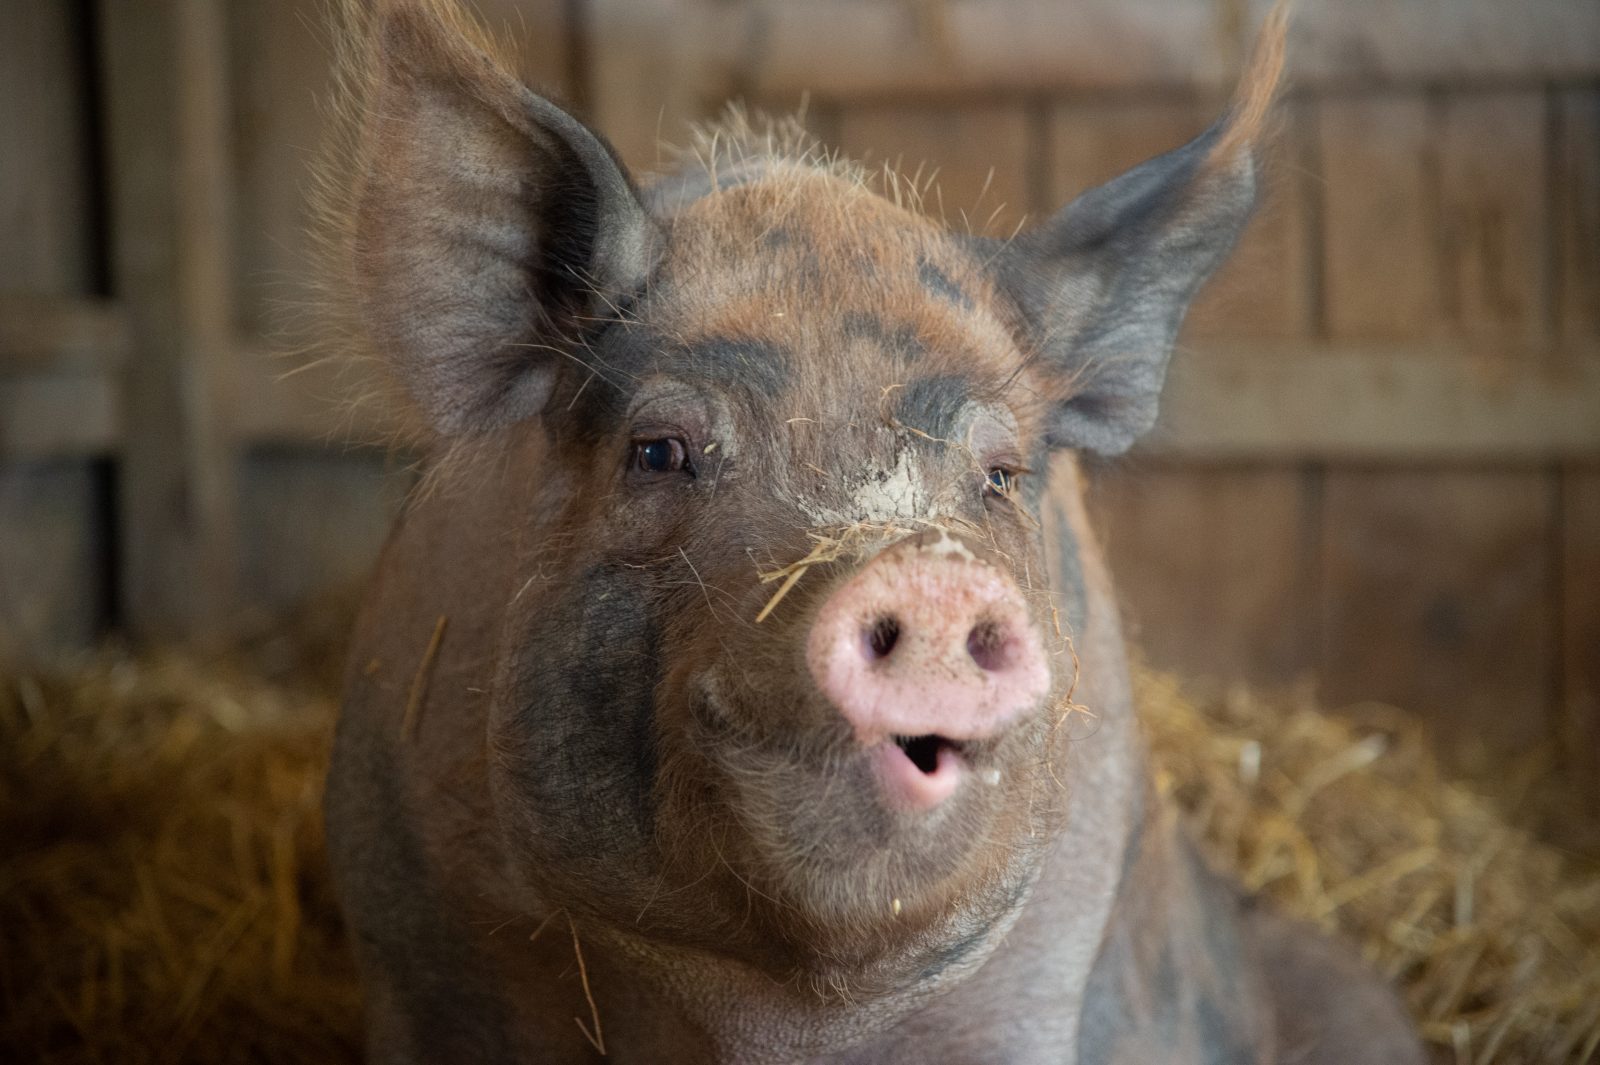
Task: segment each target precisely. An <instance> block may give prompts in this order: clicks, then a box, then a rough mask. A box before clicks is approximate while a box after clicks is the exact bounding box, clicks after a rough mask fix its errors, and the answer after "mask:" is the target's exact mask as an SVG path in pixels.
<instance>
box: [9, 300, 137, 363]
mask: <svg viewBox="0 0 1600 1065" xmlns="http://www.w3.org/2000/svg"><path fill="white" fill-rule="evenodd" d="M132 346H133V334H132V333H131V331H130V330H129V327H128V320H127V316H126V315H124V314H123V313H122V310H121V308H119V307H118V306H117V305H116V304H115V303H112V302H111V301H109V300H93V299H70V298H65V299H64V298H62V297H59V296H35V295H5V294H3V293H0V377H5V376H11V375H17V374H39V373H60V372H64V371H80V372H81V371H85V370H94V369H107V368H112V367H116V366H120V365H121V364H122V363H123V362H124V361H125V360H126V359H127V357H128V354H129V352H130V351H131V350H132Z"/></svg>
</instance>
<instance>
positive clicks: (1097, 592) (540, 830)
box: [324, 0, 1421, 1065]
mask: <svg viewBox="0 0 1600 1065" xmlns="http://www.w3.org/2000/svg"><path fill="white" fill-rule="evenodd" d="M358 7H359V9H358V10H357V11H356V12H355V13H354V14H352V15H351V16H350V18H349V24H348V26H347V27H346V29H345V31H344V32H345V37H344V40H343V43H342V45H341V48H342V50H343V52H344V60H343V62H344V79H343V80H344V84H345V86H346V93H347V97H346V99H345V101H344V103H343V105H342V109H341V113H342V114H343V115H344V116H345V117H346V121H347V128H348V135H347V137H346V139H345V141H344V148H343V150H342V151H341V152H340V153H339V155H338V160H339V161H338V163H337V164H336V165H334V166H333V167H332V168H331V169H329V170H328V171H326V172H325V174H324V177H325V178H326V179H327V180H326V181H325V183H324V184H325V188H326V190H327V200H326V203H325V208H324V214H325V217H326V219H327V226H328V229H327V238H328V239H327V243H328V247H329V249H330V263H331V266H332V268H333V270H334V273H333V274H332V275H331V281H330V286H331V289H332V291H334V293H335V294H336V296H337V300H338V304H339V306H341V307H343V308H344V311H345V313H346V314H347V318H346V320H347V321H348V322H349V323H350V326H351V329H352V330H353V331H354V336H355V338H356V340H358V341H359V343H360V345H361V348H362V350H364V351H366V352H368V353H370V354H371V355H372V357H374V358H377V359H380V360H382V362H383V364H384V365H385V366H386V367H387V368H388V369H389V370H390V371H391V372H392V375H393V378H394V380H395V381H396V382H398V384H399V386H400V387H401V389H402V390H403V393H404V395H405V397H406V398H407V401H408V404H409V407H410V409H411V410H412V411H413V412H414V413H415V416H416V420H417V422H418V425H419V427H420V428H419V433H420V435H419V438H418V439H419V441H420V443H419V447H420V448H421V451H422V453H423V455H424V456H425V457H424V459H423V463H424V468H425V473H424V475H423V477H422V478H421V480H420V484H419V487H418V489H417V491H416V492H415V493H414V494H413V496H412V498H411V499H410V500H409V502H408V504H407V506H406V507H405V510H404V513H403V515H402V516H401V518H400V519H399V521H398V523H397V525H396V527H395V529H394V531H393V533H392V536H391V537H390V539H389V541H388V543H387V546H386V547H385V549H384V551H383V553H382V557H381V560H380V562H379V564H378V568H377V572H376V575H375V578H374V581H373V583H372V586H371V589H370V592H369V593H368V595H367V598H366V600H365V604H364V606H363V608H362V610H361V613H360V617H359V620H358V622H357V625H356V630H355V634H354V637H353V643H352V650H351V657H350V664H349V669H348V673H347V681H346V694H345V697H344V701H343V706H342V711H341V715H340V719H339V723H338V728H337V737H336V741H335V745H334V751H333V756H332V762H331V767H330V770H329V776H328V783H327V792H326V824H327V839H328V849H329V854H330V858H331V862H332V866H333V871H334V876H335V883H336V887H337V890H338V894H339V897H340V900H341V905H342V907H343V911H344V913H345V915H346V917H347V920H348V925H349V928H350V930H351V935H352V939H353V942H354V946H355V950H356V953H357V955H358V958H359V962H360V967H361V971H362V974H363V985H364V989H365V996H366V1011H367V1032H368V1051H369V1055H370V1058H371V1060H373V1061H374V1062H428V1063H438V1062H513V1061H522V1062H551V1063H559V1062H589V1061H597V1060H601V1059H602V1058H605V1059H609V1060H614V1061H618V1062H648V1063H652V1065H670V1063H679V1062H697V1063H702V1062H719V1063H720V1062H743V1063H772V1065H777V1063H798V1062H807V1063H824V1062H826V1063H837V1065H844V1063H857V1062H876V1063H891V1062H905V1063H912V1062H915V1063H919V1065H937V1063H967V1065H971V1063H981V1062H993V1063H1006V1065H1029V1063H1044V1062H1050V1063H1053V1065H1061V1063H1080V1065H1104V1063H1134V1062H1138V1063H1149V1062H1163V1063H1167V1062H1171V1063H1186V1065H1187V1063H1196V1065H1198V1063H1212V1065H1219V1063H1268V1062H1273V1063H1289V1062H1300V1063H1319V1065H1320V1063H1333V1062H1339V1063H1341V1065H1355V1063H1378V1062H1383V1063H1386V1065H1394V1063H1406V1062H1416V1061H1420V1060H1421V1059H1420V1056H1419V1051H1418V1044H1417V1042H1416V1040H1415V1037H1414V1036H1413V1034H1412V1031H1411V1029H1410V1027H1409V1026H1408V1023H1407V1022H1406V1020H1405V1019H1404V1016H1403V1014H1402V1012H1401V1010H1400V1008H1399V1006H1398V1005H1397V1001H1396V999H1395V997H1394V996H1393V995H1392V994H1391V993H1390V991H1389V990H1388V989H1387V988H1386V987H1385V986H1384V984H1383V983H1382V981H1380V980H1379V979H1377V978H1376V977H1375V976H1373V975H1371V974H1369V973H1367V972H1366V971H1365V970H1364V969H1363V968H1362V967H1361V965H1360V964H1359V963H1358V962H1357V961H1355V960H1354V959H1353V958H1352V956H1350V955H1349V954H1348V953H1347V952H1346V951H1345V950H1343V949H1342V948H1339V947H1337V946H1336V945H1334V944H1333V943H1332V942H1328V941H1324V940H1323V939H1321V938H1319V937H1318V936H1317V935H1316V934H1315V933H1313V932H1310V931H1308V930H1306V929H1305V928H1302V927H1301V926H1299V925H1296V924H1294V923H1292V922H1290V921H1288V920H1285V919H1283V918H1281V917H1278V916H1276V915H1274V914H1272V913H1271V912H1270V911H1269V910H1267V909H1266V908H1264V907H1263V906H1260V905H1257V904H1256V903H1255V902H1253V901H1251V900H1250V899H1248V898H1246V897H1245V896H1244V895H1243V893H1242V892H1241V891H1240V890H1239V889H1238V888H1237V887H1235V886H1234V885H1233V884H1231V883H1230V882H1228V881H1227V880H1225V879H1223V878H1222V877H1220V876H1219V875H1217V874H1215V873H1214V872H1212V871H1211V870H1210V869H1209V868H1208V867H1207V866H1206V865H1205V864H1204V862H1203V861H1202V860H1201V859H1200V858H1199V857H1198V856H1197V853H1196V851H1195V848H1194V846H1193V845H1192V844H1191V843H1190V841H1189V840H1188V838H1187V837H1186V836H1185V834H1184V832H1183V830H1182V828H1181V827H1180V825H1179V824H1178V822H1177V820H1176V818H1175V814H1174V811H1173V810H1171V809H1170V808H1169V807H1168V805H1167V804H1165V803H1163V802H1162V801H1161V800H1160V799H1159V798H1158V796H1157V794H1156V792H1155V791H1154V789H1153V788H1152V784H1151V776H1150V773H1149V771H1148V770H1147V768H1146V763H1145V756H1144V755H1143V754H1142V752H1141V747H1140V741H1139V738H1138V732H1137V726H1136V722H1135V720H1134V715H1133V707H1132V701H1131V698H1130V693H1129V680H1128V668H1127V664H1126V660H1125V651H1124V647H1123V643H1122V638H1121V636H1120V634H1119V629H1118V619H1117V608H1116V605H1115V599H1114V595H1113V591H1112V586H1111V583H1110V579H1109V577H1108V574H1107V572H1106V567H1105V564H1104V562H1103V560H1102V557H1101V553H1100V551H1099V549H1098V548H1097V546H1096V544H1095V540H1094V537H1093V536H1092V535H1091V532H1090V525H1089V522H1088V520H1087V519H1086V517H1085V512H1084V504H1083V474H1082V472H1081V470H1080V465H1079V462H1080V457H1081V456H1083V455H1115V454H1118V453H1120V452H1123V451H1125V450H1126V449H1127V448H1128V447H1129V446H1130V445H1131V444H1132V443H1133V442H1134V440H1135V439H1137V438H1138V437H1139V436H1140V434H1141V433H1143V432H1144V431H1145V430H1147V429H1148V428H1149V427H1150V426H1151V424H1152V422H1153V420H1154V418H1155V415H1156V410H1157V401H1158V397H1159V393H1160V389H1161V384H1162V378H1163V375H1164V372H1165V368H1166V365H1167V362H1168V359H1169V356H1170V354H1171V352H1172V348H1173V342H1174V337H1175V334H1176V333H1177V331H1178V328H1179V325H1180V323H1181V321H1182V318H1183V315H1184V310H1185V307H1186V305H1187V304H1188V302H1189V301H1190V299H1191V297H1192V296H1193V295H1194V293H1195V291H1196V289H1197V288H1199V286H1200V285H1201V284H1202V282H1203V281H1204V280H1205V279H1206V277H1207V276H1208V275H1209V274H1210V273H1211V272H1212V271H1213V269H1214V268H1215V267H1216V266H1217V264H1218V263H1219V262H1220V261H1221V260H1222V259H1223V257H1224V256H1225V255H1226V254H1227V252H1228V250H1229V248H1230V246H1231V245H1232V244H1233V242H1234V240H1235V238H1236V236H1237V234H1238V233H1239V231H1240V229H1241V228H1242V227H1243V225H1244V224H1245V221H1246V219H1247V217H1248V215H1249V213H1250V210H1251V207H1252V204H1253V202H1254V200H1255V195H1256V184H1257V172H1258V162H1257V157H1258V154H1259V150H1260V145H1261V143H1262V140H1263V132H1262V131H1263V128H1264V124H1265V120H1266V116H1267V114H1268V111H1269V104H1270V101H1271V98H1272V94H1273V90H1274V86H1275V84H1276V82H1277V79H1278V71H1279V68H1280V66H1281V54H1282V42H1283V25H1282V17H1281V15H1276V16H1274V17H1273V19H1272V21H1271V22H1270V24H1269V26H1268V28H1267V29H1266V31H1265V32H1264V34H1263V38H1262V41H1261V43H1259V44H1258V46H1257V49H1256V51H1255V53H1254V58H1253V59H1252V60H1251V63H1250V65H1249V67H1248V69H1247V70H1246V72H1245V75H1244V78H1243V82H1242V86H1241V88H1240V90H1239V92H1238V94H1237V96H1236V97H1235V99H1234V101H1233V103H1232V104H1231V106H1230V107H1229V108H1228V109H1227V111H1226V113H1225V114H1224V116H1223V117H1222V118H1221V120H1220V121H1218V122H1217V124H1216V125H1215V126H1213V127H1212V128H1211V129H1210V130H1209V131H1208V132H1206V133H1205V134H1204V135H1202V136H1201V137H1199V138H1198V139H1196V140H1195V141H1193V142H1192V143H1190V144H1188V145H1186V146H1183V147H1180V148H1177V149H1176V150H1174V151H1172V152H1170V153H1168V154H1166V155H1163V156H1160V157H1159V158H1156V159H1154V160H1151V161H1150V162H1147V163H1144V164H1143V165H1141V166H1138V167H1136V168H1134V169H1133V170H1131V171H1129V172H1127V173H1126V174H1124V175H1122V176H1120V177H1118V178H1116V179H1114V180H1112V181H1110V182H1109V183H1107V184H1105V185H1103V186H1101V187H1099V188H1096V189H1094V190H1092V191H1089V192H1087V193H1085V194H1083V195H1082V196H1081V197H1079V198H1078V199H1076V200H1075V201H1074V202H1072V203H1071V204H1070V205H1068V206H1067V207H1066V208H1065V209H1064V210H1062V211H1061V212H1060V213H1059V214H1057V215H1055V216H1054V217H1051V218H1049V219H1047V220H1045V221H1043V222H1042V223H1041V224H1040V225H1038V226H1037V227H1036V228H1033V229H1030V230H1028V231H1026V232H1022V233H1020V234H1018V235H1016V236H1015V238H1014V239H1010V240H992V239H987V238H982V237H978V236H974V235H971V234H968V233H963V232H953V231H949V230H947V229H946V228H944V227H942V226H940V225H939V224H936V223H935V222H933V221H931V220H929V218H928V217H926V216H925V215H924V214H922V213H919V212H918V211H916V210H914V209H913V208H914V206H915V205H914V204H911V203H908V202H906V200H907V193H906V190H905V189H904V188H903V187H902V186H893V185H891V186H890V187H889V189H888V192H889V193H890V194H889V195H884V194H882V193H880V192H879V191H877V189H876V187H875V186H874V184H873V183H872V182H871V181H869V180H868V179H867V177H866V176H865V175H864V172H863V171H862V170H861V169H860V168H859V167H855V166H853V165H852V164H850V163H848V162H846V161H843V160H840V159H838V158H837V157H834V156H830V155H829V154H827V153H825V152H823V151H821V150H820V149H818V148H817V147H816V146H815V145H814V144H812V143H810V142H809V141H808V140H807V139H806V138H805V137H804V135H803V134H802V133H800V132H799V130H798V128H796V127H794V126H793V125H792V124H791V125H789V126H785V125H783V124H781V123H780V124H777V125H774V126H772V127H770V128H766V127H762V126H761V125H760V124H759V123H756V122H752V121H750V120H747V119H742V118H740V117H738V116H734V117H732V118H730V119H729V120H728V121H726V122H724V123H723V124H722V125H721V126H720V127H718V128H716V129H715V130H713V131H711V132H710V133H708V134H707V136H706V137H705V138H704V139H703V141H702V142H701V145H700V149H699V151H698V152H697V153H691V154H690V155H686V157H685V160H684V162H683V163H682V164H681V165H680V166H679V167H678V168H677V169H676V170H674V171H673V172H672V173H669V174H668V175H667V176H665V177H663V178H661V179H659V180H657V181H655V182H654V183H652V184H650V185H649V186H648V187H645V188H641V187H640V185H639V184H637V183H636V182H635V180H634V179H633V178H632V177H631V176H630V175H629V174H628V172H627V171H626V170H625V169H624V166H623V165H622V163H621V162H620V161H619V159H618V157H617V155H616V153H615V152H614V151H613V150H612V149H611V148H610V147H609V146H608V145H607V143H606V142H605V141H604V140H603V139H601V137H600V136H599V135H598V134H596V133H594V132H592V131H591V130H590V129H588V128H587V127H585V126H584V125H583V124H582V123H580V122H579V121H578V120H576V119H575V118H573V117H572V116H571V115H570V114H568V113H567V112H566V111H563V110H562V109H560V108H559V107H557V106H556V105H555V104H553V103H551V102H550V101H549V100H547V99H545V98H543V97H541V96H539V95H537V94H536V93H534V92H533V91H531V90H530V89H529V88H527V87H525V85H524V84H523V83H522V82H521V81H519V80H518V78H517V77H516V76H514V75H513V73H512V70H513V69H514V67H513V64H512V63H511V62H510V61H508V59H507V58H506V57H505V56H504V55H503V54H502V53H501V52H499V51H498V50H497V49H496V47H495V46H494V45H493V43H492V42H491V41H490V40H489V39H488V38H487V37H486V36H485V35H484V34H483V33H482V32H481V31H480V30H479V29H478V28H477V27H476V26H475V25H474V24H473V23H472V21H471V20H469V19H468V18H467V17H465V16H463V15H462V14H461V13H460V12H459V11H457V10H456V9H455V8H454V7H453V6H452V5H451V4H450V3H448V2H446V0H394V2H390V3H385V4H378V5H376V6H375V7H372V8H371V9H370V10H368V9H367V8H366V7H360V6H358Z"/></svg>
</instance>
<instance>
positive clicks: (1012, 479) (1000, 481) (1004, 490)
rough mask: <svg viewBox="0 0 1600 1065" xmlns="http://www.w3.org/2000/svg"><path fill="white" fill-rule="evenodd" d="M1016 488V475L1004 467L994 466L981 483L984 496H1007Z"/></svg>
mask: <svg viewBox="0 0 1600 1065" xmlns="http://www.w3.org/2000/svg"><path fill="white" fill-rule="evenodd" d="M1016 487H1017V475H1016V473H1014V472H1013V471H1011V470H1008V469H1006V468H1005V467H1004V466H996V467H995V468H994V469H992V470H990V471H989V474H988V476H987V477H986V478H985V479H984V482H983V491H984V494H985V495H992V496H1008V495H1010V494H1011V492H1012V490H1013V489H1015V488H1016Z"/></svg>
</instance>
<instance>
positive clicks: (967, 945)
mask: <svg viewBox="0 0 1600 1065" xmlns="http://www.w3.org/2000/svg"><path fill="white" fill-rule="evenodd" d="M989 932H990V929H989V926H987V925H985V926H984V927H983V928H981V929H979V930H978V931H976V932H973V933H971V934H970V935H966V936H963V937H962V938H960V939H958V940H956V941H955V942H954V943H952V944H950V945H949V946H948V947H945V948H944V949H943V950H941V951H940V952H939V953H938V954H937V955H935V956H934V959H933V960H932V961H931V962H929V963H928V965H927V967H926V968H924V969H923V970H922V972H921V973H919V974H918V976H917V980H918V981H919V982H921V981H929V980H933V979H935V978H936V977H938V976H940V975H942V974H943V973H944V971H945V970H946V969H948V968H950V967H951V966H952V965H955V964H957V963H958V962H960V961H962V960H963V959H965V958H966V957H967V956H968V955H970V954H971V953H972V952H973V951H975V950H977V949H978V948H979V947H980V946H982V945H983V943H984V942H985V940H987V938H988V936H989Z"/></svg>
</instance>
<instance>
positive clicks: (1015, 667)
mask: <svg viewBox="0 0 1600 1065" xmlns="http://www.w3.org/2000/svg"><path fill="white" fill-rule="evenodd" d="M806 662H807V664H808V665H809V667H810V669H811V674H812V677H813V678H814V679H815V680H816V683H817V686H818V688H820V689H821V691H822V693H823V694H824V695H825V696H827V698H828V699H829V701H830V702H832V703H833V705H834V706H835V707H837V708H838V710H839V712H840V713H841V714H843V715H844V717H845V719H846V720H847V721H849V722H850V724H851V726H852V727H853V728H854V729H855V733H856V738H857V739H858V740H859V741H860V742H861V743H862V744H863V745H864V746H866V747H869V748H874V749H875V750H874V757H875V758H877V759H878V768H879V771H880V773H882V774H884V775H885V784H886V786H887V788H888V791H889V792H890V795H891V798H894V799H897V800H899V804H900V805H908V806H912V807H916V808H927V807H930V806H932V805H935V804H936V803H938V802H939V801H941V800H942V799H943V798H945V797H946V796H948V794H950V792H952V791H953V790H954V789H955V787H956V785H957V784H958V783H959V782H960V775H961V769H962V765H961V759H960V757H959V754H960V744H961V742H962V741H965V740H975V739H981V738H983V737H986V736H990V735H993V734H994V733H996V732H998V731H999V730H1000V729H1002V728H1003V727H1004V726H1005V725H1006V724H1007V723H1008V722H1010V721H1011V720H1013V719H1014V718H1016V717H1017V716H1018V715H1020V714H1022V713H1023V712H1025V711H1026V710H1028V709H1030V708H1032V707H1035V706H1037V705H1038V703H1039V701H1040V700H1041V699H1043V698H1044V696H1045V695H1046V693H1047V692H1048V691H1049V689H1050V667H1049V663H1048V662H1047V660H1046V657H1045V653H1044V648H1043V646H1042V644H1041V641H1040V637H1039V633H1038V631H1037V629H1036V627H1035V626H1034V624H1033V622H1032V619H1031V618H1030V617H1029V615H1028V610H1027V605H1026V603H1024V602H1023V599H1022V594H1021V592H1020V591H1018V589H1017V586H1016V584H1015V583H1014V582H1013V581H1012V580H1011V578H1010V576H1009V575H1007V574H1006V573H1005V572H1004V571H1003V570H1001V569H1000V568H999V567H998V566H995V565H992V564H990V563H989V562H987V561H985V560H983V559H982V558H980V557H979V555H978V554H977V553H976V552H974V551H973V550H972V549H971V548H970V547H969V546H968V545H967V544H966V543H964V542H963V541H962V540H961V539H959V538H958V537H956V536H954V535H951V534H949V533H946V532H944V531H942V530H935V531H932V532H927V533H920V534H918V535H916V536H913V537H908V538H907V539H905V540H902V541H901V542H900V543H898V544H895V545H894V546H893V547H891V548H889V549H887V550H885V551H884V552H883V553H882V554H880V555H878V556H877V557H876V558H874V559H873V560H872V561H871V562H869V563H868V564H867V565H866V566H865V567H863V569H862V570H861V572H860V573H858V574H856V576H855V577H854V578H852V579H851V580H850V582H849V583H847V584H846V585H844V587H842V588H840V589H839V590H838V591H836V592H835V593H834V594H833V595H832V596H831V597H830V598H829V599H828V601H827V602H826V603H824V604H823V606H822V610H821V611H820V612H819V614H818V615H817V619H816V622H815V623H814V624H813V627H812V629H811V635H810V637H809V639H808V640H807V643H806ZM879 748H881V749H879Z"/></svg>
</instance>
